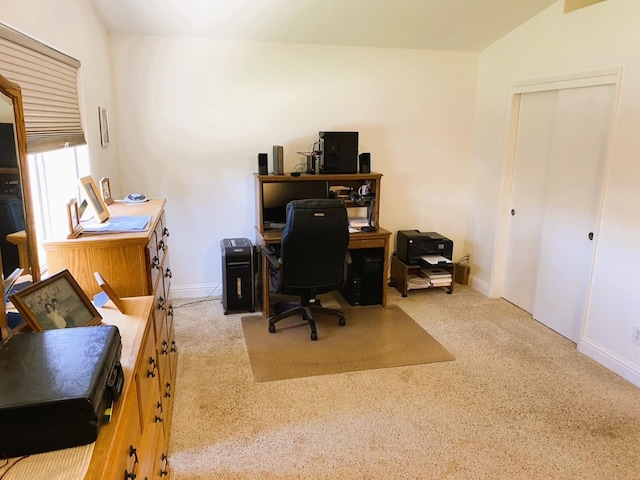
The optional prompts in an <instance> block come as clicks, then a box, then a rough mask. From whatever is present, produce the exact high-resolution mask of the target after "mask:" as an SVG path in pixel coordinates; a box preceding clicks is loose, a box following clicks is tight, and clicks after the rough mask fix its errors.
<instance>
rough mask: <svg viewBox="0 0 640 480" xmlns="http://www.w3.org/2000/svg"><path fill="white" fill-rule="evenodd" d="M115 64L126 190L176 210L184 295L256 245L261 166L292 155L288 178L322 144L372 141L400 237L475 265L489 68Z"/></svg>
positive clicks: (294, 53)
mask: <svg viewBox="0 0 640 480" xmlns="http://www.w3.org/2000/svg"><path fill="white" fill-rule="evenodd" d="M113 54H114V72H115V78H116V90H117V111H118V119H117V122H116V123H117V128H118V136H119V139H120V142H119V147H120V160H121V170H122V184H123V188H124V190H125V191H131V192H142V193H145V194H146V195H148V196H151V197H166V198H167V199H168V203H167V217H168V218H167V219H168V225H169V227H170V231H171V239H170V240H171V270H172V272H173V281H172V288H173V291H174V295H176V296H196V295H207V294H210V293H211V292H212V290H213V289H214V287H215V286H216V285H219V283H220V281H221V265H220V257H221V254H220V240H222V239H223V238H234V237H247V238H249V239H250V240H251V241H254V240H255V234H254V225H255V216H254V211H255V195H254V184H253V172H256V171H257V154H258V153H259V152H266V153H268V154H269V162H271V152H272V146H273V145H276V144H277V145H283V146H284V157H285V170H286V171H287V172H289V171H291V170H293V169H294V168H295V165H296V164H297V163H299V162H301V161H303V157H301V156H300V155H297V154H296V152H297V151H309V150H310V149H311V146H312V144H313V142H314V141H316V140H317V137H318V132H319V131H321V130H327V131H331V130H357V131H359V132H360V151H361V152H370V153H371V158H372V167H373V170H374V171H377V172H381V173H382V174H383V175H384V176H383V179H382V195H381V198H382V203H381V224H382V226H383V227H385V228H387V229H388V230H390V231H392V232H394V237H395V231H396V230H398V229H419V230H422V231H438V232H440V233H441V234H443V235H447V236H450V237H451V238H452V239H453V240H454V242H455V245H456V255H457V256H460V255H461V254H462V245H463V239H464V237H465V231H464V229H465V215H466V200H465V197H466V192H467V173H468V161H469V157H470V151H471V129H472V123H473V109H474V102H475V86H476V71H477V58H478V55H477V54H473V53H459V52H458V53H448V52H425V51H415V50H401V49H372V48H346V47H334V46H313V45H293V44H267V43H250V42H221V41H210V40H201V39H178V38H167V37H149V36H131V35H116V36H114V39H113ZM270 169H271V167H270ZM217 293H219V291H218V292H217Z"/></svg>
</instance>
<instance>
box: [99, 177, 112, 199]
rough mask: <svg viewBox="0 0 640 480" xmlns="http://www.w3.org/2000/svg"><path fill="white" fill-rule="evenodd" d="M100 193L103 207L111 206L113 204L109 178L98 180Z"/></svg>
mask: <svg viewBox="0 0 640 480" xmlns="http://www.w3.org/2000/svg"><path fill="white" fill-rule="evenodd" d="M100 193H101V194H102V200H103V201H104V203H105V205H111V204H112V203H113V197H112V196H111V184H110V183H109V177H102V178H101V179H100Z"/></svg>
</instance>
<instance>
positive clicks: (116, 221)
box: [82, 215, 151, 234]
mask: <svg viewBox="0 0 640 480" xmlns="http://www.w3.org/2000/svg"><path fill="white" fill-rule="evenodd" d="M150 223H151V215H137V216H136V215H130V216H129V215H126V216H125V215H123V216H120V217H109V220H107V221H106V222H104V223H86V224H83V225H82V233H90V234H99V233H127V232H146V231H147V230H148V229H149V224H150Z"/></svg>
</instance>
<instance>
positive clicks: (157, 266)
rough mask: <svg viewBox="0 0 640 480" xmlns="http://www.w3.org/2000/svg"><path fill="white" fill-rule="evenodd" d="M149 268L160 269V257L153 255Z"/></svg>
mask: <svg viewBox="0 0 640 480" xmlns="http://www.w3.org/2000/svg"><path fill="white" fill-rule="evenodd" d="M151 268H155V269H156V270H159V269H160V259H159V258H158V257H157V256H155V257H153V261H152V262H151Z"/></svg>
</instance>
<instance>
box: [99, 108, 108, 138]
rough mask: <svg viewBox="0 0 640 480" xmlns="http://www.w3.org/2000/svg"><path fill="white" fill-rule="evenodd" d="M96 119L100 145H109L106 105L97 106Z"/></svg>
mask: <svg viewBox="0 0 640 480" xmlns="http://www.w3.org/2000/svg"><path fill="white" fill-rule="evenodd" d="M98 121H99V123H100V145H102V146H103V147H106V146H108V145H109V112H108V111H107V108H106V107H98Z"/></svg>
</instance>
